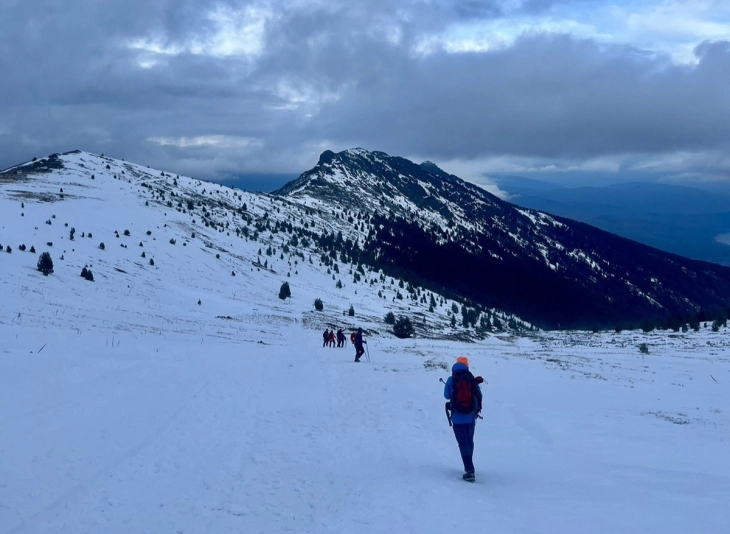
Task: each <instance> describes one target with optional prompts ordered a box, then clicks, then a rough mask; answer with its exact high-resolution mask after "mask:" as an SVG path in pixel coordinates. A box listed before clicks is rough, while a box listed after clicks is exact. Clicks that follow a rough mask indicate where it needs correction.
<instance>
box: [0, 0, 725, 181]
mask: <svg viewBox="0 0 730 534" xmlns="http://www.w3.org/2000/svg"><path fill="white" fill-rule="evenodd" d="M729 94H730V2H728V1H727V0H613V1H611V0H607V1H601V0H554V1H553V0H462V1H455V0H400V1H398V0H368V1H357V0H306V1H305V0H270V1H260V2H250V1H243V0H103V1H102V0H65V1H60V0H0V168H5V167H8V166H10V165H13V164H15V163H19V162H21V161H25V160H28V159H30V158H32V157H33V156H43V155H47V154H49V153H52V152H60V151H67V150H73V149H77V148H78V149H82V150H88V151H92V152H97V153H101V152H103V153H105V154H106V155H108V156H112V157H119V158H125V159H127V160H128V161H134V162H137V163H141V164H145V165H150V166H152V167H157V168H161V169H165V170H170V171H172V172H176V173H180V174H187V175H192V176H196V177H200V178H205V179H219V180H220V179H221V178H225V177H227V176H239V175H246V174H250V173H293V174H298V173H300V172H302V171H304V170H307V169H309V168H311V167H312V166H314V165H315V164H316V162H317V158H318V155H319V154H320V153H321V152H322V151H323V150H325V149H331V150H335V151H338V150H343V149H346V148H350V147H354V146H360V147H363V148H366V149H371V150H382V151H385V152H388V153H390V154H393V155H400V156H404V157H408V158H411V159H414V160H416V161H421V160H424V159H428V160H432V161H435V162H436V163H438V164H440V165H441V166H442V167H444V169H445V170H447V171H449V172H452V173H454V174H458V175H460V176H462V177H464V178H467V179H471V180H473V181H477V182H484V180H486V178H485V176H486V177H488V176H490V175H496V174H519V175H524V176H530V177H533V178H540V177H541V176H550V177H553V178H554V177H555V176H565V177H566V179H570V177H571V176H586V175H587V176H590V175H591V174H595V176H605V175H614V174H615V175H616V176H617V177H620V176H622V175H631V174H632V173H647V174H648V175H652V176H655V177H657V178H662V179H672V178H676V177H690V178H694V179H708V178H717V177H728V179H730V154H729V152H728V149H729V148H730V97H729V96H728V95H729Z"/></svg>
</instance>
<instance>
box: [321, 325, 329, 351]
mask: <svg viewBox="0 0 730 534" xmlns="http://www.w3.org/2000/svg"><path fill="white" fill-rule="evenodd" d="M322 338H323V339H324V343H322V346H323V347H326V346H327V342H328V341H329V340H330V330H329V328H325V329H324V332H323V333H322Z"/></svg>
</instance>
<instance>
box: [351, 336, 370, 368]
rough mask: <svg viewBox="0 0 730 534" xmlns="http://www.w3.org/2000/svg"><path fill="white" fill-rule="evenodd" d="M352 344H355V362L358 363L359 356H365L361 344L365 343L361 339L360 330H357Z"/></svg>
mask: <svg viewBox="0 0 730 534" xmlns="http://www.w3.org/2000/svg"><path fill="white" fill-rule="evenodd" d="M353 343H354V344H355V361H356V362H359V361H360V356H362V355H363V354H365V349H364V348H363V346H362V344H363V343H367V341H365V340H364V339H363V338H362V328H358V329H357V333H356V334H355V340H354V341H353Z"/></svg>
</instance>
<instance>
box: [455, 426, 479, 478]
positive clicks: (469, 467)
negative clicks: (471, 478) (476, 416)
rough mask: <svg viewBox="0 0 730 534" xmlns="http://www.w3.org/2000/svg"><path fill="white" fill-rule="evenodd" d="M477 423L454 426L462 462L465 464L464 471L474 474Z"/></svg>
mask: <svg viewBox="0 0 730 534" xmlns="http://www.w3.org/2000/svg"><path fill="white" fill-rule="evenodd" d="M475 426H476V421H475V422H473V423H469V424H466V425H457V424H454V436H456V442H457V443H458V444H459V452H460V453H461V460H462V461H463V462H464V471H466V472H467V473H473V472H474V462H473V461H472V456H473V455H474V427H475Z"/></svg>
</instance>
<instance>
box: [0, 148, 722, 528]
mask: <svg viewBox="0 0 730 534" xmlns="http://www.w3.org/2000/svg"><path fill="white" fill-rule="evenodd" d="M60 159H61V160H62V161H63V166H62V168H60V169H52V170H51V172H42V173H41V174H37V173H36V174H33V175H32V176H31V175H29V174H28V173H17V172H15V173H13V174H12V179H11V178H9V177H8V173H5V174H3V175H0V244H2V245H3V247H4V248H5V247H7V246H8V245H9V246H10V247H11V249H12V252H11V253H7V252H5V251H3V252H2V254H0V295H2V308H0V310H1V311H0V339H2V340H3V342H2V345H1V346H0V421H2V425H1V426H0V458H2V460H0V532H2V533H6V532H8V533H9V532H32V533H39V532H53V533H63V532H67V533H87V532H88V533H94V532H105V533H106V532H109V533H117V532H118V533H128V532H194V533H197V532H216V533H218V532H283V531H292V532H451V531H453V530H454V529H459V530H462V529H464V530H469V531H473V532H587V531H591V532H596V531H599V532H724V531H725V530H726V529H727V526H728V525H730V513H729V512H728V509H727V506H726V503H727V501H728V499H729V498H730V462H728V461H727V458H728V456H727V450H728V438H729V437H730V415H729V413H728V408H727V407H728V406H729V405H730V403H729V402H728V401H729V400H730V394H729V393H728V391H729V390H728V388H727V385H728V383H730V352H729V347H730V341H729V340H728V338H727V332H726V331H725V329H721V330H720V331H719V332H712V331H711V330H710V329H709V328H702V329H701V331H700V332H697V333H695V332H689V333H687V334H673V333H668V332H662V333H657V334H650V335H646V334H640V333H635V332H624V333H622V334H601V335H591V334H577V333H536V334H531V335H530V336H529V337H517V336H515V335H512V334H509V333H503V334H499V335H491V336H488V337H486V338H485V339H483V340H481V341H477V342H473V343H462V342H459V341H455V340H453V339H446V338H451V337H455V330H456V329H453V330H452V329H451V328H450V327H449V326H448V324H447V310H448V309H450V306H451V304H453V303H452V302H451V301H447V302H445V303H444V305H442V306H438V309H437V310H436V312H435V313H434V314H433V315H434V316H435V317H436V318H431V314H424V317H426V319H427V320H428V321H429V328H428V330H429V331H433V332H436V333H435V334H432V335H431V338H426V337H423V335H419V336H418V337H416V338H415V339H410V340H399V339H397V338H395V337H394V336H392V335H391V334H389V333H388V332H387V331H386V330H387V329H386V326H385V325H384V324H383V322H382V317H383V315H385V313H386V312H387V311H394V313H396V314H399V313H407V312H408V311H409V310H408V307H409V306H411V307H412V308H413V309H412V310H410V311H411V312H415V311H416V310H417V309H418V307H419V306H422V305H421V304H420V303H418V302H415V301H412V300H408V299H406V300H404V301H400V300H398V299H394V298H393V295H394V293H395V292H396V290H397V289H398V286H397V281H396V283H395V284H394V285H393V288H392V289H391V284H390V279H386V281H385V283H384V284H383V283H380V282H379V283H378V284H374V285H372V286H371V285H370V284H366V283H363V282H359V283H354V281H353V278H352V275H349V274H348V273H349V269H350V266H349V265H345V264H344V263H340V264H339V268H340V271H341V276H339V275H338V276H337V278H341V279H342V282H343V284H344V287H343V288H342V289H338V288H337V287H336V286H335V281H334V280H333V279H332V273H330V274H327V272H326V269H327V267H326V266H322V267H320V265H319V260H318V258H317V257H313V261H312V263H310V262H309V256H310V253H309V249H306V248H303V247H302V248H301V253H302V254H303V255H304V258H302V257H301V256H297V255H295V254H294V253H295V252H296V250H297V249H296V248H295V247H291V253H290V254H286V255H285V256H284V259H281V252H282V251H283V244H284V242H285V240H289V239H290V238H291V233H288V232H286V231H278V232H275V233H272V232H271V231H270V230H262V231H261V232H260V234H259V236H258V239H259V240H258V241H253V240H252V239H251V238H244V237H238V236H236V233H235V228H243V227H244V226H245V224H244V223H243V219H244V218H245V217H250V218H251V219H252V220H251V222H250V223H249V224H248V227H249V228H250V232H251V234H249V235H250V236H252V234H253V232H254V231H255V227H256V223H257V222H258V223H259V224H261V221H262V220H263V218H264V217H265V213H268V214H269V215H268V216H267V218H273V217H274V216H275V215H274V214H276V217H277V219H276V220H284V219H286V218H287V217H290V218H289V219H287V220H290V221H292V222H296V223H297V224H298V225H299V224H301V225H303V224H304V222H306V223H307V224H308V225H309V224H310V223H311V221H312V220H314V217H313V216H311V214H307V213H306V212H305V211H303V210H304V208H302V207H300V206H297V205H294V204H291V203H289V202H286V201H282V200H280V199H275V198H270V197H267V196H265V195H251V194H248V193H245V192H240V191H235V192H234V191H232V190H229V189H227V188H224V187H219V186H217V185H213V184H208V183H203V182H198V181H196V180H193V179H189V178H184V177H179V178H178V177H174V176H163V175H162V172H161V171H155V170H151V169H148V168H146V167H140V166H136V165H132V164H128V163H125V162H120V161H117V160H111V159H108V158H102V157H100V156H94V155H91V154H87V153H74V154H68V155H64V156H60ZM51 163H52V162H51ZM48 165H49V162H48V161H46V162H43V163H42V164H41V165H38V166H37V167H36V171H38V172H40V170H39V169H40V167H42V166H48ZM107 165H109V169H107V168H106V166H107ZM36 171H34V172H36ZM92 175H93V176H94V179H93V180H92V179H91V176H92ZM175 182H177V185H175ZM61 188H62V189H63V193H61V191H60V190H61ZM204 190H205V192H203V191H204ZM171 193H175V196H172V195H171ZM61 195H63V198H61ZM203 198H205V199H206V202H205V203H204V204H205V206H206V210H205V211H206V212H207V213H204V212H203V206H202V205H200V206H199V205H197V202H198V201H199V200H200V199H203ZM188 200H192V201H193V202H194V203H195V207H194V209H193V213H192V214H191V213H190V212H187V213H183V212H182V211H178V210H177V209H176V208H177V206H178V204H177V203H178V202H181V203H182V205H183V207H184V208H185V211H187V208H186V207H187V201H188ZM167 202H172V207H168V205H167ZM214 204H215V206H214ZM243 204H246V210H245V212H242V211H241V210H242V207H243ZM277 210H278V212H277ZM21 214H22V216H21ZM54 215H55V218H54ZM193 220H194V221H195V222H193ZM316 220H317V224H332V225H333V229H335V228H337V229H338V231H339V227H336V226H334V225H336V224H337V222H336V219H335V220H333V221H332V222H327V221H326V220H325V219H319V218H317V219H316ZM46 221H50V222H51V224H46ZM203 221H206V222H208V226H206V225H205V222H203ZM213 222H215V226H213V224H212V223H213ZM66 223H68V226H66ZM226 223H228V227H227V228H226ZM72 227H73V228H75V229H76V233H75V237H74V240H73V241H71V240H70V239H69V231H70V228H72ZM125 230H129V233H130V235H129V236H125V235H124V231H125ZM115 231H117V232H118V234H119V237H118V238H117V237H116V234H115ZM147 231H150V232H151V233H150V235H147ZM353 231H355V230H353ZM89 232H91V233H92V237H91V238H89V237H81V236H82V233H83V234H84V235H86V236H88V233H89ZM193 232H194V233H195V237H192V234H193ZM285 238H286V239H285ZM171 239H174V240H175V244H171V243H170V240H171ZM48 242H52V243H53V244H52V245H47V244H46V243H48ZM101 242H104V243H105V248H104V250H101V249H100V248H99V244H100V243H101ZM140 243H142V246H140ZM21 244H25V245H26V247H27V248H28V249H29V248H30V247H31V246H32V245H33V246H35V249H36V254H32V253H30V252H29V250H26V251H25V252H22V251H20V250H19V245H21ZM184 244H185V245H184ZM122 245H125V246H122ZM269 246H272V247H274V248H276V249H277V252H276V253H275V254H272V255H271V256H267V255H266V254H265V252H264V251H265V250H266V248H267V247H269ZM259 249H264V251H262V254H261V256H259V254H258V250H259ZM42 251H49V252H50V253H51V255H52V257H53V261H54V267H55V269H54V270H55V272H54V273H53V274H51V275H50V276H48V277H45V276H43V275H42V274H41V273H39V272H38V271H37V270H36V269H35V264H36V261H37V258H38V255H39V254H40V253H41V252H42ZM142 252H144V253H145V256H146V257H145V258H142V257H141V254H142ZM216 254H218V255H220V257H219V258H216ZM61 255H63V258H64V259H63V260H61V259H60V258H61ZM150 258H154V261H155V265H154V266H152V265H150V264H149V259H150ZM263 262H266V263H267V267H266V268H264V267H263V266H261V267H258V265H261V264H262V263H263ZM289 263H291V265H289ZM85 265H88V266H90V268H91V269H92V271H93V273H94V278H95V281H94V282H88V281H86V280H84V279H83V278H81V277H80V276H79V273H80V271H81V269H82V267H84V266H85ZM122 271H123V272H122ZM232 271H233V272H235V273H236V274H235V276H233V275H232V274H231V273H232ZM287 273H289V274H290V276H287ZM378 276H379V275H378V273H370V272H368V273H367V274H366V275H365V276H364V277H363V278H364V279H370V278H378ZM283 281H288V282H289V283H290V285H291V290H292V298H291V299H287V300H285V301H282V300H280V299H278V298H277V294H278V291H279V287H280V285H281V283H282V282H283ZM383 286H385V289H383ZM379 291H380V292H385V294H386V298H379V297H378V295H377V293H378V292H379ZM401 291H403V290H401ZM315 298H321V299H322V300H323V301H324V303H325V309H324V312H322V313H319V312H315V311H314V310H313V305H312V304H313V301H314V299H315ZM199 300H200V305H198V301H199ZM350 305H352V306H353V308H354V309H355V312H356V314H355V316H354V317H349V316H347V315H343V312H345V311H346V310H347V309H348V308H349V306H350ZM328 324H329V325H332V326H335V325H336V326H343V327H348V328H349V327H355V326H359V325H362V326H364V327H365V328H366V329H368V331H369V336H367V337H368V339H369V343H368V347H369V354H370V356H371V360H372V361H371V362H370V363H360V364H354V363H352V361H351V360H352V352H353V351H352V348H351V347H347V348H345V349H337V348H324V347H322V346H321V345H322V344H321V339H322V338H321V331H322V330H323V329H324V327H325V326H326V325H328ZM419 332H422V333H425V332H426V329H421V330H419ZM640 343H647V345H648V347H649V354H647V355H645V356H642V355H641V354H640V353H639V351H638V348H637V346H638V345H639V344H640ZM459 354H466V355H468V356H469V357H470V359H471V361H472V368H473V370H474V372H475V373H476V374H481V375H483V376H484V377H485V378H486V379H487V380H488V381H489V384H488V385H486V386H485V387H484V393H485V413H484V416H485V419H484V420H483V421H480V422H479V425H478V428H477V436H476V447H477V450H476V453H475V463H476V466H477V483H476V484H475V485H467V484H464V483H463V482H462V481H461V480H460V478H459V477H460V473H461V471H460V465H459V464H460V462H459V457H458V451H457V448H456V443H455V440H454V438H453V434H452V433H451V431H450V429H449V428H448V426H447V424H446V420H445V417H444V413H443V402H444V400H443V398H442V387H441V384H439V382H438V378H440V377H444V378H445V377H446V376H447V371H446V370H445V369H448V367H449V366H450V365H451V363H452V362H453V360H454V358H455V357H456V356H457V355H459Z"/></svg>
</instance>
